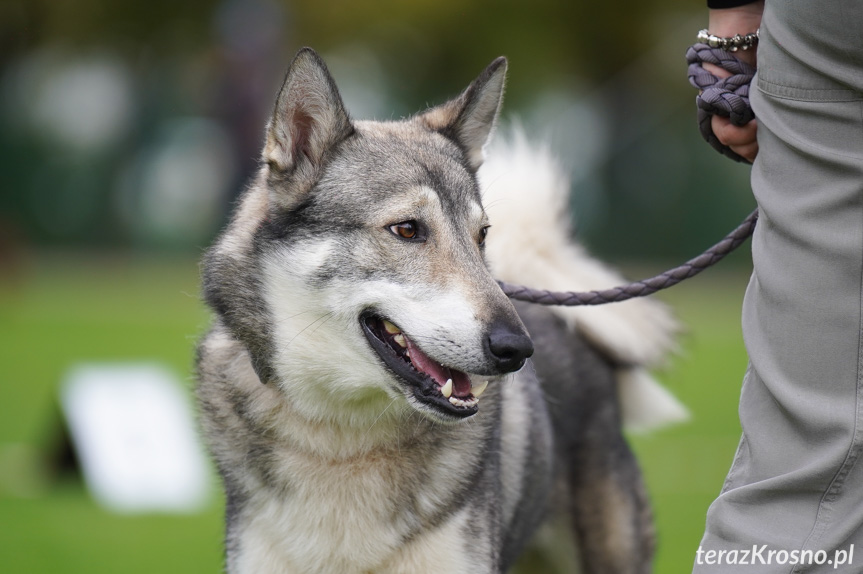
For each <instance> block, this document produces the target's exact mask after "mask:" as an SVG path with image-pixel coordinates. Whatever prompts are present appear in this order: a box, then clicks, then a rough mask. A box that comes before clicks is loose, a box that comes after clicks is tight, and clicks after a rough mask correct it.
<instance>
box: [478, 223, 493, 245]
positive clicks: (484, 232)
mask: <svg viewBox="0 0 863 574" xmlns="http://www.w3.org/2000/svg"><path fill="white" fill-rule="evenodd" d="M489 227H491V225H485V226H483V228H482V229H480V230H479V244H480V245H483V244H485V236H486V235H488V228H489Z"/></svg>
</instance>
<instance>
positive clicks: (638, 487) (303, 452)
mask: <svg viewBox="0 0 863 574" xmlns="http://www.w3.org/2000/svg"><path fill="white" fill-rule="evenodd" d="M505 72H506V60H505V59H503V58H499V59H497V60H495V61H494V62H492V64H491V65H490V66H489V67H488V68H486V69H485V70H484V71H483V72H482V74H481V75H480V76H479V77H478V78H477V79H476V80H475V81H474V82H473V83H472V84H471V85H470V86H469V87H468V88H467V89H466V90H465V91H464V92H463V93H462V94H461V95H460V96H458V97H457V98H455V99H453V100H452V101H450V102H447V103H445V104H443V105H440V106H437V107H434V108H432V109H429V110H427V111H425V112H423V113H420V114H418V115H416V116H414V117H411V118H409V119H407V120H403V121H396V122H371V121H353V120H352V119H351V118H350V117H349V116H348V114H347V112H346V110H345V107H344V105H343V103H342V100H341V97H340V95H339V92H338V90H337V88H336V85H335V83H334V81H333V79H332V77H331V76H330V74H329V72H328V71H327V68H326V66H325V65H324V63H323V61H321V59H320V58H319V57H318V56H317V54H316V53H315V52H314V51H312V50H310V49H304V50H302V51H300V52H299V54H298V55H297V56H296V58H295V59H294V61H293V63H292V64H291V67H290V69H289V71H288V74H287V76H286V78H285V81H284V85H283V86H282V89H281V92H280V93H279V95H278V99H277V102H276V105H275V111H274V113H273V116H272V119H271V120H270V122H269V125H268V127H267V131H266V144H265V147H264V151H263V157H262V167H261V169H260V172H259V173H258V175H257V177H256V178H255V180H254V181H253V182H252V184H251V185H250V186H249V188H248V190H247V191H246V192H245V194H244V195H243V197H242V200H241V202H240V204H239V206H238V208H237V211H236V213H235V214H234V216H233V219H232V221H231V223H230V224H229V226H228V227H227V229H226V230H225V231H224V233H223V234H222V235H221V237H220V238H219V239H218V241H217V242H216V244H215V245H214V246H213V247H212V248H211V249H210V250H209V251H208V252H207V254H206V256H205V258H204V263H203V289H204V296H205V298H206V301H207V303H208V304H209V305H210V307H211V308H212V309H213V311H214V312H215V314H216V319H215V323H214V325H213V327H212V329H211V330H210V331H209V333H208V334H207V335H206V336H205V337H204V339H203V340H202V341H201V343H200V346H199V349H198V374H199V381H200V382H199V386H198V390H197V392H198V397H199V399H200V405H201V415H202V419H203V426H204V429H205V433H206V437H207V441H208V443H209V447H210V449H211V452H212V454H213V456H214V457H215V459H216V462H217V465H218V468H219V471H220V473H221V475H222V478H223V481H224V486H225V490H226V494H227V510H226V514H227V533H226V554H227V571H228V572H230V573H254V574H267V573H277V572H278V573H295V572H297V573H298V572H303V573H338V574H351V573H357V574H360V573H368V572H387V573H390V572H392V573H397V572H398V573H405V574H407V573H424V572H435V573H438V572H440V573H447V574H458V573H463V574H468V573H470V574H475V573H492V572H505V571H508V570H510V569H511V568H512V567H513V565H514V564H515V562H516V559H517V558H518V557H519V555H520V554H522V552H523V551H524V550H525V549H526V548H529V547H532V546H531V542H532V543H533V546H536V547H540V546H542V545H543V542H544V541H546V540H550V539H552V538H553V536H552V535H551V534H549V533H551V532H552V530H551V529H549V528H546V527H541V526H542V525H543V524H544V523H554V524H556V525H558V526H560V527H561V528H563V529H564V530H565V531H568V536H569V538H570V543H571V546H572V548H576V547H577V549H578V550H577V554H576V553H575V551H574V550H571V549H568V550H566V552H560V551H559V552H557V555H556V557H552V558H550V559H548V560H546V562H545V563H548V564H550V563H552V562H554V563H558V564H566V563H567V560H568V561H569V564H570V566H564V568H569V567H574V566H572V565H573V564H574V563H575V562H579V563H580V565H581V568H582V569H583V570H584V571H586V572H592V573H604V574H613V573H623V572H647V571H649V570H650V561H651V555H652V552H653V532H652V525H651V517H650V511H649V506H648V502H647V500H646V496H645V492H644V488H643V486H642V481H641V477H640V473H639V470H638V467H637V465H636V462H635V459H634V458H633V456H632V454H631V452H630V450H629V448H628V447H627V445H626V443H625V441H624V439H623V437H622V434H621V414H620V413H621V401H623V404H624V410H626V409H629V410H630V411H632V412H633V413H635V415H636V418H641V419H644V418H649V417H648V416H647V415H646V413H655V412H657V408H656V407H657V406H658V408H659V410H661V411H662V410H664V414H663V413H660V415H659V416H660V418H662V417H663V416H664V417H665V418H668V417H669V416H670V417H672V418H673V417H675V416H679V415H680V413H681V411H680V409H679V405H678V404H677V403H676V402H675V401H674V399H673V398H672V397H670V395H668V394H667V393H665V392H664V391H663V390H662V389H661V387H658V386H656V384H655V383H653V382H652V380H650V379H649V378H648V377H647V375H645V373H644V371H643V369H642V367H643V366H644V365H646V364H649V363H652V362H655V361H656V360H659V359H660V358H661V356H662V355H663V354H664V352H665V351H666V349H667V348H668V346H669V344H670V330H671V325H672V324H671V320H670V319H669V317H668V315H667V314H666V312H665V311H664V309H662V308H661V307H658V306H656V305H654V304H651V303H647V302H637V303H634V304H629V303H627V304H624V305H622V306H620V307H616V308H614V309H609V310H598V309H593V310H588V309H586V310H573V309H570V310H557V311H553V310H548V309H545V308H540V307H537V306H528V305H519V306H517V307H514V306H513V304H512V303H511V302H510V301H509V300H508V299H507V297H506V296H505V295H504V294H503V292H502V291H501V289H500V288H499V287H498V285H497V283H496V281H495V276H497V277H499V278H502V279H506V280H515V281H521V282H530V283H534V284H541V285H542V286H545V287H550V288H556V287H558V286H560V287H566V288H579V287H586V288H592V287H596V286H608V285H609V284H611V283H615V282H616V281H617V280H618V277H617V276H616V275H615V274H614V273H612V272H610V271H608V270H606V269H605V268H604V267H602V266H601V265H600V264H598V263H597V262H595V261H593V260H591V259H589V258H588V257H587V256H586V255H585V254H584V252H583V251H581V249H580V248H579V247H577V246H574V245H572V244H570V243H569V241H568V235H567V232H566V222H565V220H564V219H563V215H562V214H563V213H564V206H565V192H566V188H567V184H566V182H565V179H563V178H562V177H561V176H560V170H559V169H557V170H556V168H555V166H554V165H553V162H551V160H549V159H548V157H547V154H543V153H542V152H541V151H540V152H538V151H537V150H535V149H532V148H531V146H529V145H528V144H527V143H526V142H525V141H524V140H523V138H516V141H515V142H514V143H512V144H511V145H510V146H509V147H508V148H507V149H504V150H502V151H501V152H500V154H499V155H497V156H496V157H497V159H495V156H492V158H490V160H489V163H488V164H487V165H488V168H484V171H483V174H482V176H481V177H482V180H480V176H478V170H479V168H480V165H481V164H482V163H483V158H484V153H483V147H484V145H485V144H486V141H487V140H488V139H489V135H490V133H491V131H492V128H493V127H494V125H495V122H496V118H497V115H498V111H499V108H500V104H501V97H502V92H503V86H504V76H505ZM495 166H496V167H495ZM485 169H488V171H485ZM481 181H482V183H481ZM484 200H485V201H484ZM484 203H485V205H486V206H489V213H487V212H486V207H484ZM490 222H494V224H495V228H494V231H493V232H491V233H490V234H489V241H488V245H486V233H487V232H488V230H489V226H490ZM488 260H491V262H492V264H493V265H494V267H493V269H494V272H495V275H493V274H492V272H491V271H490V267H489V263H488ZM531 357H532V358H531ZM639 397H641V398H639ZM627 405H630V406H627ZM642 422H644V421H642ZM648 422H649V421H648ZM537 532H539V535H537ZM533 564H534V565H535V564H537V562H533ZM534 571H536V570H534Z"/></svg>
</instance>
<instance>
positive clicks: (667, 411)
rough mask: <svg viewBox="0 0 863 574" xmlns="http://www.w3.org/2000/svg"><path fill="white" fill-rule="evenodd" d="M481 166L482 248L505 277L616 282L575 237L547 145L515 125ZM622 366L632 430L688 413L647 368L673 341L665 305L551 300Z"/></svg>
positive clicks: (572, 285) (590, 284)
mask: <svg viewBox="0 0 863 574" xmlns="http://www.w3.org/2000/svg"><path fill="white" fill-rule="evenodd" d="M487 155H488V157H487V159H486V162H485V164H484V165H483V167H482V168H481V170H480V185H481V189H482V192H483V203H484V204H485V207H486V210H487V212H488V215H489V218H490V220H491V224H492V225H493V230H492V232H491V233H489V238H488V241H487V247H486V250H487V251H486V252H487V254H488V257H489V261H490V263H491V266H492V270H493V272H494V274H495V276H496V277H497V278H498V279H501V280H503V281H507V282H512V283H517V284H523V285H524V284H527V285H529V286H531V287H541V288H545V289H551V290H556V291H589V290H594V289H606V288H609V287H614V286H617V285H621V284H623V283H625V282H626V281H625V280H624V279H623V278H622V277H621V276H620V275H619V274H618V273H616V272H615V271H613V270H611V269H610V268H608V267H606V266H605V265H603V264H602V263H600V262H599V261H597V260H596V259H593V258H592V257H590V255H588V254H587V252H586V251H585V250H584V248H583V247H581V246H580V245H577V244H576V243H574V242H573V241H572V240H571V239H570V237H571V227H570V218H569V209H568V205H569V202H568V198H569V191H570V185H569V177H568V176H567V174H566V172H565V171H564V169H563V168H562V167H561V166H560V164H559V163H558V162H557V161H556V160H555V159H554V158H553V156H552V154H551V153H550V152H549V150H548V149H547V148H545V147H542V146H536V145H533V144H531V143H530V142H529V141H528V140H527V138H526V137H525V136H524V134H523V133H521V132H519V131H517V130H516V131H514V132H513V133H512V135H510V136H509V137H508V138H506V139H505V140H501V139H500V138H499V139H498V141H497V142H496V143H494V144H493V145H492V146H491V147H490V149H489V153H488V154H487ZM552 309H553V312H554V313H556V314H557V315H558V316H560V317H561V318H562V319H564V320H565V321H566V323H567V324H568V325H569V327H570V328H572V329H577V330H578V331H579V332H580V333H581V334H583V335H584V336H585V337H586V338H587V339H588V340H590V341H591V342H592V343H593V344H594V345H596V346H597V347H599V348H600V349H602V350H603V351H604V352H605V353H606V354H608V355H609V356H610V357H611V358H612V359H614V360H615V361H616V362H618V363H619V364H621V365H626V367H621V368H620V372H619V381H620V402H621V408H622V411H623V418H624V424H625V425H626V427H627V428H628V429H630V430H648V429H652V428H656V427H658V426H662V425H665V424H670V423H674V422H680V421H683V420H686V419H687V418H688V417H689V414H688V412H687V410H686V408H685V407H684V406H683V405H682V404H681V403H680V402H679V401H678V400H677V399H676V398H675V397H674V396H673V395H672V394H671V393H670V392H669V391H667V390H666V389H665V388H664V387H662V386H660V385H659V383H657V382H656V381H655V380H654V379H653V378H652V377H651V376H650V375H648V374H647V372H646V370H645V368H646V367H652V366H657V365H660V364H661V363H662V362H663V360H664V359H665V357H666V356H667V355H668V353H669V352H670V351H671V350H672V349H673V348H674V333H675V331H676V330H677V325H676V323H675V321H674V319H673V318H672V316H671V314H670V312H669V311H668V309H667V308H666V307H665V306H664V305H662V304H661V303H659V302H657V301H655V300H649V299H633V300H630V301H626V302H624V303H613V304H609V305H601V306H598V307H552Z"/></svg>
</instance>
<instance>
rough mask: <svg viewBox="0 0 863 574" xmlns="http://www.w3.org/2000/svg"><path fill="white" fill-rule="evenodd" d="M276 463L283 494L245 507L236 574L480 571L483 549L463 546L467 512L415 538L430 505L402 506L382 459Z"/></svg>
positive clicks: (397, 478)
mask: <svg viewBox="0 0 863 574" xmlns="http://www.w3.org/2000/svg"><path fill="white" fill-rule="evenodd" d="M280 458H281V460H280V461H279V464H278V466H279V467H280V468H281V469H283V470H284V471H285V475H284V476H285V477H287V478H288V480H286V482H285V493H284V496H281V497H278V496H273V492H272V491H270V492H269V493H268V494H266V495H263V496H260V497H257V500H253V501H250V503H249V504H248V506H247V507H246V510H245V511H244V513H243V514H244V517H243V519H242V521H243V522H245V527H244V528H242V529H240V532H241V534H240V536H239V539H238V540H237V542H239V547H240V549H241V550H240V552H239V554H238V555H235V556H234V558H235V563H234V565H235V566H236V571H237V572H243V573H256V574H267V573H270V572H272V573H276V572H279V573H281V574H284V573H293V572H303V573H329V572H332V573H343V574H351V573H357V574H360V573H365V572H381V573H384V572H392V573H396V572H398V573H402V572H403V573H409V572H434V571H437V572H448V573H461V572H464V573H468V572H478V571H482V569H481V568H482V567H481V566H480V569H479V570H478V569H477V566H479V564H477V560H476V559H477V558H478V557H479V556H481V555H483V554H486V552H483V551H484V550H486V548H475V547H474V548H466V547H465V541H466V537H465V536H464V535H463V531H464V529H465V528H467V519H468V514H469V511H470V507H465V508H461V509H459V510H458V511H456V512H455V513H453V514H452V515H450V516H448V517H447V518H446V519H445V520H443V521H442V523H441V524H440V525H439V526H437V527H435V528H433V529H431V530H423V531H422V533H421V534H416V533H417V526H418V522H419V521H421V520H423V517H422V514H423V512H422V510H423V508H422V507H423V506H426V507H428V508H429V509H431V507H432V505H433V504H435V503H436V502H438V501H436V500H425V501H424V500H416V499H415V500H414V505H415V506H414V507H413V508H406V507H405V500H407V499H408V498H410V497H411V493H410V492H408V490H409V488H405V486H406V484H405V480H404V479H405V478H406V477H405V476H404V473H403V472H401V471H400V469H399V467H398V466H395V467H394V466H393V464H392V463H391V462H389V461H387V460H385V459H386V457H382V458H379V457H377V456H375V455H371V456H368V457H363V458H360V459H351V460H346V461H341V462H337V463H334V462H331V461H322V460H318V459H314V458H310V457H308V456H303V455H297V454H287V455H284V456H282V457H280ZM439 494H441V495H443V494H445V493H444V492H443V491H441V492H440V493H439ZM425 496H426V497H428V493H426V495H425ZM432 496H433V497H434V495H432ZM475 542H476V540H475V539H474V542H473V543H472V545H473V544H475ZM483 546H485V545H483ZM481 561H482V560H479V562H481ZM286 567H287V568H286Z"/></svg>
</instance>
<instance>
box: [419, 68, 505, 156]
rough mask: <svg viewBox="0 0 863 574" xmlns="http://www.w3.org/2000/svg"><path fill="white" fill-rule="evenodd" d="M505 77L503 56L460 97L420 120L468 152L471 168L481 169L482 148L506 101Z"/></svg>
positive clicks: (434, 109) (423, 114)
mask: <svg viewBox="0 0 863 574" xmlns="http://www.w3.org/2000/svg"><path fill="white" fill-rule="evenodd" d="M505 78H506V58H504V57H500V58H498V59H496V60H495V61H494V62H492V63H491V64H489V66H488V67H487V68H486V69H485V70H483V72H482V73H481V74H480V75H479V77H478V78H477V79H476V80H474V81H473V83H472V84H471V85H470V86H468V87H467V89H466V90H465V91H464V92H462V93H461V95H460V96H458V97H457V98H455V99H454V100H451V101H449V102H447V103H445V104H442V105H440V106H437V107H434V108H432V109H430V110H428V111H426V112H423V113H422V114H420V115H419V116H417V119H418V120H419V121H421V122H422V123H423V124H425V125H426V126H427V127H429V128H430V129H433V130H435V131H437V132H440V133H441V134H443V135H445V136H447V137H448V138H450V139H451V140H453V141H455V142H456V143H457V144H458V145H459V147H461V148H462V149H463V150H464V152H465V154H466V155H467V159H468V161H469V162H470V165H471V167H472V168H473V169H478V168H479V166H480V165H482V160H483V153H482V148H483V146H485V143H486V142H487V141H488V138H489V136H490V135H491V132H492V130H493V129H494V125H495V122H496V121H497V116H498V112H499V111H500V105H501V102H502V101H503V85H504V79H505Z"/></svg>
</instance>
